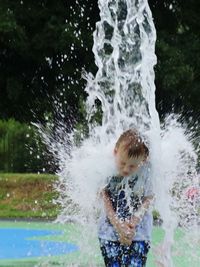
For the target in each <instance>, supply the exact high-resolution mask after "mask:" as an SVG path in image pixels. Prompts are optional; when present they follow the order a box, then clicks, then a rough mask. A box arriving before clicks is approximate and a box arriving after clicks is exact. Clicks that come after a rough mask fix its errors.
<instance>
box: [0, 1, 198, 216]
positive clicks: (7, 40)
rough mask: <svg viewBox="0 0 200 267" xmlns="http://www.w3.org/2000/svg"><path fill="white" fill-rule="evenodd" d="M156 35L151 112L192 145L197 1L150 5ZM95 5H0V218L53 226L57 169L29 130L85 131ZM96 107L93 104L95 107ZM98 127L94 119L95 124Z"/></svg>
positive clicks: (96, 13)
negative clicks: (177, 126)
mask: <svg viewBox="0 0 200 267" xmlns="http://www.w3.org/2000/svg"><path fill="white" fill-rule="evenodd" d="M149 4H150V7H151V10H152V13H153V18H154V23H155V26H156V29H157V43H156V55H157V61H158V62H157V65H156V67H155V84H156V106H157V110H158V112H159V116H160V120H161V122H162V121H164V118H165V117H166V116H167V115H168V114H169V113H170V114H171V113H174V114H177V115H178V117H179V119H178V120H179V121H180V122H181V123H184V124H186V125H187V129H188V131H191V132H192V136H193V142H194V144H195V145H196V146H197V145H198V144H199V130H200V129H199V122H200V75H199V73H200V72H199V69H200V17H199V14H200V2H199V1H198V0H188V1H182V0H163V1H159V0H149ZM98 20H99V9H98V5H97V1H94V0H76V1H75V0H74V1H67V0H65V1H64V0H57V1H53V0H37V1H33V0H15V1H12V0H0V218H24V217H29V218H32V219H33V218H36V219H40V218H42V219H54V218H55V217H56V215H57V213H58V212H59V207H58V206H56V205H55V204H54V202H53V199H55V198H56V197H57V193H56V192H55V191H54V187H53V184H54V183H55V182H56V179H57V177H56V175H54V173H55V172H56V169H57V166H56V162H55V160H54V159H53V157H52V155H51V154H50V153H49V152H48V150H47V148H46V147H45V145H44V144H43V142H42V140H41V137H40V135H39V134H38V132H37V130H36V128H35V127H34V126H33V123H38V122H39V123H41V124H42V125H44V126H46V125H47V124H48V123H52V125H53V127H57V125H59V123H62V125H64V127H65V129H66V133H67V132H70V131H71V129H72V128H76V129H78V130H80V131H82V130H83V129H85V128H86V113H85V108H84V102H85V99H86V97H87V95H86V93H85V92H84V87H85V80H84V79H83V78H82V77H81V76H82V72H83V71H84V70H86V71H87V72H91V73H93V74H95V72H96V66H95V63H94V56H93V53H92V46H93V35H92V34H93V31H94V29H95V23H96V22H97V21H98ZM97 106H98V103H97ZM95 119H96V120H98V116H97V118H95Z"/></svg>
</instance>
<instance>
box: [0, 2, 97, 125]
mask: <svg viewBox="0 0 200 267" xmlns="http://www.w3.org/2000/svg"><path fill="white" fill-rule="evenodd" d="M95 14H96V15H95ZM97 17H98V9H97V3H96V4H94V3H93V1H82V0H79V1H62V0H58V1H46V0H40V1H30V0H24V1H12V0H2V1H1V5H0V36H1V37H0V47H1V50H0V98H1V99H4V101H1V102H0V118H5V119H7V118H10V117H13V118H16V119H17V120H19V121H26V122H30V121H33V120H40V121H41V120H43V119H44V113H46V112H51V113H52V114H53V115H54V116H56V114H55V113H56V109H55V105H57V102H58V101H59V102H60V103H62V107H59V108H60V110H59V111H60V112H62V113H63V114H64V115H65V116H68V117H70V116H71V117H75V118H77V117H79V116H81V114H79V110H78V104H79V96H80V95H84V93H83V86H84V81H83V79H81V72H82V68H86V69H87V68H89V69H90V71H91V70H92V69H93V66H94V60H93V55H92V44H93V41H92V31H93V29H94V24H95V22H96V19H97ZM89 66H91V67H89ZM84 97H85V95H84ZM55 100H56V101H57V102H55V103H54V101H55ZM24 111H25V112H24Z"/></svg>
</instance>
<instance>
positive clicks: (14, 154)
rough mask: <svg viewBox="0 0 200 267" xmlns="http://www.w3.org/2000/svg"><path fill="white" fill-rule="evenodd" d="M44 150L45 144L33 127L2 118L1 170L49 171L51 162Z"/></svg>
mask: <svg viewBox="0 0 200 267" xmlns="http://www.w3.org/2000/svg"><path fill="white" fill-rule="evenodd" d="M44 152H45V146H44V145H43V144H42V142H41V140H40V137H39V135H38V134H37V132H36V131H35V130H34V129H33V127H30V126H28V125H27V124H23V123H20V122H17V121H15V120H14V119H10V120H8V121H3V120H0V171H1V172H26V171H29V172H30V171H32V172H37V171H42V169H45V168H46V170H47V171H48V170H49V169H48V168H49V165H50V163H49V165H48V161H47V159H48V158H47V157H48V156H47V155H45V153H44ZM49 160H50V159H49Z"/></svg>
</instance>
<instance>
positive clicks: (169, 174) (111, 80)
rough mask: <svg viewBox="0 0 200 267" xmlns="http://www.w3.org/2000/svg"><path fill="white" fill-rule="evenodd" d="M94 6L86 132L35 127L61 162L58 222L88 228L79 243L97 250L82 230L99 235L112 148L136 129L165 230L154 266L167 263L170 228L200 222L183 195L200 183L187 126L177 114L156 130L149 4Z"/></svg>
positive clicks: (136, 0) (127, 1)
mask: <svg viewBox="0 0 200 267" xmlns="http://www.w3.org/2000/svg"><path fill="white" fill-rule="evenodd" d="M99 9H100V18H101V19H100V21H99V22H98V23H97V24H96V30H95V32H94V46H93V52H94V55H95V63H96V65H97V67H98V71H97V73H96V76H95V77H93V75H92V74H91V73H88V74H84V77H85V78H86V79H87V86H86V89H85V90H86V92H87V93H88V98H87V103H86V106H87V114H88V125H89V135H88V137H87V139H83V141H82V142H81V144H79V145H77V144H76V142H75V141H74V140H75V139H76V138H75V137H76V136H77V134H78V133H77V132H76V131H75V130H74V132H73V133H71V134H69V135H66V137H64V138H63V136H64V134H63V128H62V127H60V128H59V129H57V132H58V133H59V135H58V136H61V137H60V139H59V140H56V141H55V140H54V139H53V138H52V136H51V134H50V133H48V134H47V133H46V131H45V130H44V129H41V128H40V130H41V133H42V135H43V138H44V141H45V143H46V144H48V145H49V148H50V150H51V151H52V152H53V153H54V155H55V156H56V158H57V159H58V162H59V166H60V168H59V172H58V175H59V177H60V180H59V181H60V182H59V184H58V186H57V190H58V191H59V192H60V198H59V203H60V204H61V206H62V208H63V209H62V212H61V214H60V216H59V218H58V219H57V220H58V221H61V222H65V221H68V220H72V219H73V220H76V221H78V222H79V223H81V224H83V225H85V227H86V225H87V227H86V229H87V230H86V232H84V231H83V232H82V235H81V236H80V237H79V239H80V242H79V245H80V248H81V249H82V250H85V251H86V252H87V254H88V253H90V254H91V255H93V254H94V249H93V245H92V244H89V241H88V232H87V231H88V229H89V231H90V235H91V234H92V233H93V235H94V236H95V235H96V228H95V225H96V218H97V217H98V210H99V208H100V206H101V203H100V201H99V198H98V192H99V190H100V189H101V188H102V187H103V186H104V185H105V181H106V178H107V177H108V176H111V175H112V174H113V173H114V172H115V166H114V162H113V155H112V151H113V148H114V144H115V142H116V140H117V138H118V137H119V135H120V134H121V133H122V132H123V131H124V130H127V129H129V128H136V129H137V130H138V131H139V132H140V134H141V135H142V136H143V138H144V141H145V142H147V143H148V145H149V147H150V159H151V162H152V166H153V183H154V190H155V195H156V201H155V208H156V209H157V210H158V211H159V213H160V215H161V218H162V220H163V225H162V226H163V228H164V230H165V238H164V242H163V243H162V245H161V246H160V247H157V248H156V249H155V250H156V264H157V266H165V267H171V266H173V262H172V257H171V246H172V244H173V236H174V230H175V228H176V227H177V226H178V225H179V226H180V227H182V228H184V229H191V227H193V229H194V225H196V221H197V219H198V216H197V208H196V203H195V202H194V201H193V202H191V201H189V200H188V198H187V197H186V196H187V194H186V191H187V189H188V188H191V187H192V186H198V185H199V180H198V175H197V173H196V170H195V168H196V161H197V157H196V154H195V151H194V148H193V146H192V143H191V141H190V138H189V137H188V136H187V135H186V134H185V130H186V129H184V128H183V127H182V126H181V124H180V123H178V122H177V120H176V119H174V118H172V117H171V116H169V117H168V119H167V120H166V122H165V125H164V126H163V127H160V122H159V117H158V113H157V111H156V108H155V85H154V70H153V67H154V65H155V64H156V56H155V41H156V31H155V28H154V24H153V19H152V15H151V11H150V9H149V6H148V2H147V1H146V0H99ZM96 100H99V101H100V103H101V105H100V107H97V105H96ZM98 109H101V114H102V123H101V125H97V124H95V123H92V121H93V119H92V118H93V117H94V116H95V115H96V113H97V111H98ZM197 242H198V241H197ZM90 263H91V262H90ZM92 266H95V263H92Z"/></svg>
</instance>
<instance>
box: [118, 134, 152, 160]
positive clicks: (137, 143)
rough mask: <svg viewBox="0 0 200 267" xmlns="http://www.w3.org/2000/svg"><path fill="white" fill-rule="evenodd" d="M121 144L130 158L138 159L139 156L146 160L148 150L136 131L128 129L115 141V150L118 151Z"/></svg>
mask: <svg viewBox="0 0 200 267" xmlns="http://www.w3.org/2000/svg"><path fill="white" fill-rule="evenodd" d="M122 143H123V147H124V150H127V153H128V156H129V157H130V158H132V157H137V158H138V157H140V156H144V157H145V158H147V157H148V156H149V149H148V147H147V146H146V145H145V143H144V142H143V141H142V138H141V137H140V136H139V134H138V133H137V131H136V130H133V129H130V130H127V131H125V132H124V133H123V134H122V135H121V136H120V137H119V139H118V140H117V143H116V145H115V148H116V149H118V148H119V146H120V145H121V144H122Z"/></svg>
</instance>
